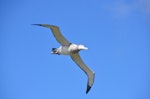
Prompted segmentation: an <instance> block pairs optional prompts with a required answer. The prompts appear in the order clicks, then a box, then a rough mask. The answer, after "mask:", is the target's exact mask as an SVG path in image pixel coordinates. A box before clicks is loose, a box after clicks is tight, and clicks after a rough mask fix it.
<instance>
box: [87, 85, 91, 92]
mask: <svg viewBox="0 0 150 99" xmlns="http://www.w3.org/2000/svg"><path fill="white" fill-rule="evenodd" d="M90 89H91V86H89V85H87V90H86V94H87V93H88V92H89V91H90Z"/></svg>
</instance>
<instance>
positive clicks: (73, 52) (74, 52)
mask: <svg viewBox="0 0 150 99" xmlns="http://www.w3.org/2000/svg"><path fill="white" fill-rule="evenodd" d="M33 25H37V26H43V27H47V28H50V29H51V31H52V33H53V35H54V37H55V38H56V40H57V41H58V42H59V43H60V44H61V46H60V47H59V48H52V52H51V53H52V54H58V55H69V56H70V57H71V58H72V60H73V61H74V62H75V63H76V64H77V65H78V66H79V67H80V68H81V69H82V70H83V71H84V72H85V74H86V75H87V77H88V82H87V89H86V94H87V93H88V92H89V90H90V89H91V87H92V85H93V83H94V76H95V74H94V72H93V71H92V70H91V69H90V68H89V67H88V66H86V64H85V63H84V62H83V60H82V59H81V57H80V55H79V51H81V50H87V49H88V48H87V47H85V46H84V45H82V44H73V43H71V42H69V41H68V40H67V39H66V38H65V37H64V36H63V35H62V34H61V32H60V29H59V27H58V26H54V25H49V24H33Z"/></svg>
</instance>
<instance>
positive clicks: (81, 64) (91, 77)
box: [71, 53, 95, 94]
mask: <svg viewBox="0 0 150 99" xmlns="http://www.w3.org/2000/svg"><path fill="white" fill-rule="evenodd" d="M71 58H72V60H73V61H74V62H75V63H76V64H77V65H78V66H79V67H80V68H81V69H82V70H83V71H84V72H85V73H86V75H87V76H88V83H87V90H86V94H87V93H88V92H89V90H90V89H91V87H92V85H93V83H94V76H95V74H94V72H93V71H92V70H90V69H89V68H88V67H87V66H86V65H85V63H84V62H83V61H82V59H81V57H80V56H79V54H78V53H76V54H72V55H71Z"/></svg>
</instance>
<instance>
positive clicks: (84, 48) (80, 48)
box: [78, 44, 88, 50]
mask: <svg viewBox="0 0 150 99" xmlns="http://www.w3.org/2000/svg"><path fill="white" fill-rule="evenodd" d="M78 50H88V48H87V47H85V46H84V45H81V44H80V45H78Z"/></svg>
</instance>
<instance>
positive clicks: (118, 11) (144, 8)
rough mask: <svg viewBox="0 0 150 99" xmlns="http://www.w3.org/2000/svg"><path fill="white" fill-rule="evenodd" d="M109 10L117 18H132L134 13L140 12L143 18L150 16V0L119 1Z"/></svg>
mask: <svg viewBox="0 0 150 99" xmlns="http://www.w3.org/2000/svg"><path fill="white" fill-rule="evenodd" d="M109 10H110V11H111V12H112V14H113V15H114V16H115V17H117V18H124V17H128V16H130V15H131V14H132V13H135V12H138V13H139V14H141V15H143V16H147V17H149V16H150V0H133V1H130V2H129V1H128V2H126V0H123V1H119V0H117V1H116V2H115V3H113V4H111V5H110V6H109Z"/></svg>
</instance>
